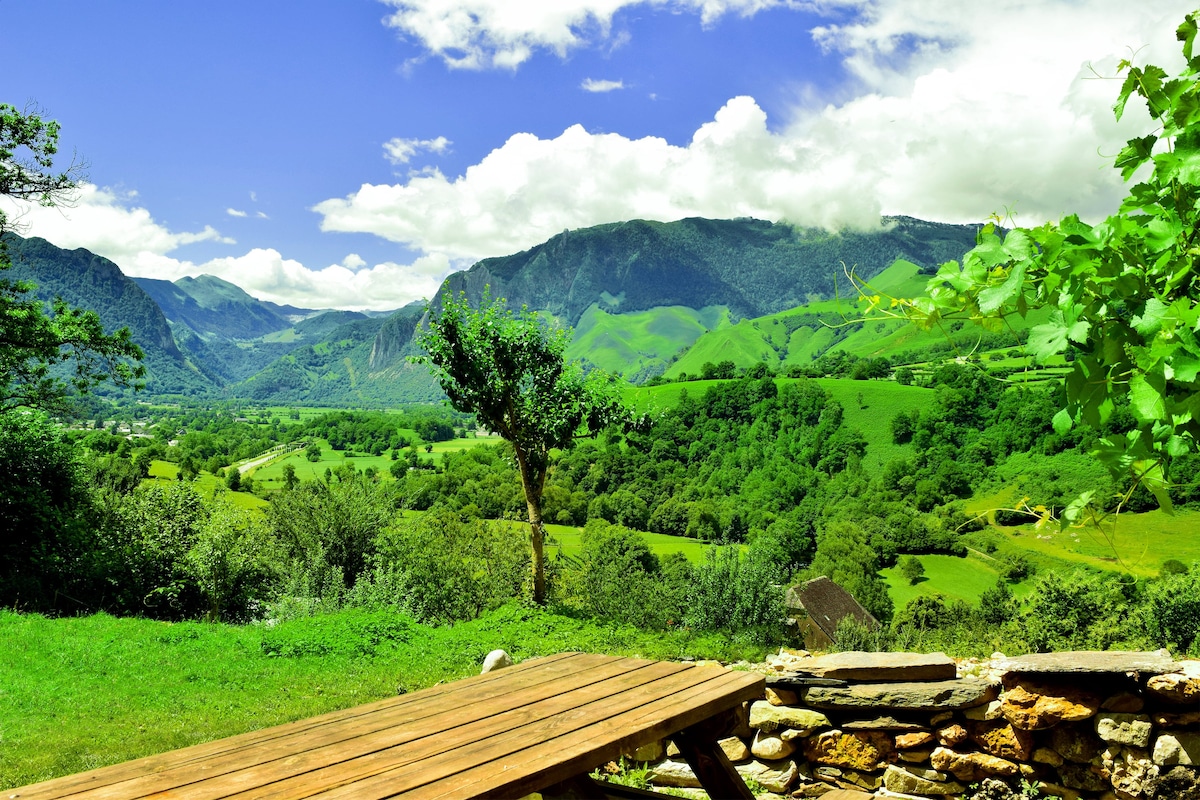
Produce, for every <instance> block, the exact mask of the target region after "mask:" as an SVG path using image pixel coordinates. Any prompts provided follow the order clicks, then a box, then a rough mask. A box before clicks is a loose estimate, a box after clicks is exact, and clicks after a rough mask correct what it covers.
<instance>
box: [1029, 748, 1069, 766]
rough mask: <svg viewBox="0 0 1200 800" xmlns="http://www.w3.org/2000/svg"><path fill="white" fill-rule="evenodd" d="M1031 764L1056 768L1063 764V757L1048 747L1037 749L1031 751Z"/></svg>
mask: <svg viewBox="0 0 1200 800" xmlns="http://www.w3.org/2000/svg"><path fill="white" fill-rule="evenodd" d="M1033 763H1035V764H1049V765H1050V766H1052V767H1057V766H1059V765H1061V764H1062V763H1063V757H1062V756H1060V755H1059V754H1058V753H1057V752H1056V751H1054V750H1051V749H1050V748H1049V747H1039V748H1038V749H1037V750H1034V751H1033Z"/></svg>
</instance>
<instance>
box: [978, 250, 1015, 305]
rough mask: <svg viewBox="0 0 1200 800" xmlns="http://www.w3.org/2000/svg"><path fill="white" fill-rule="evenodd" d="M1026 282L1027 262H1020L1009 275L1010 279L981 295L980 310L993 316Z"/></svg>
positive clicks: (985, 290)
mask: <svg viewBox="0 0 1200 800" xmlns="http://www.w3.org/2000/svg"><path fill="white" fill-rule="evenodd" d="M1024 282H1025V262H1023V261H1022V262H1018V263H1017V264H1015V265H1014V266H1013V268H1012V270H1011V271H1010V272H1009V273H1008V278H1007V279H1006V280H1005V281H1004V283H1002V284H1000V285H999V286H990V287H988V288H987V289H984V290H983V291H981V292H980V293H979V310H980V311H982V312H983V313H984V314H991V313H992V312H994V311H995V310H996V309H998V308H1000V307H1001V306H1002V305H1004V304H1005V303H1007V302H1008V301H1009V300H1011V299H1012V298H1013V296H1014V295H1016V293H1017V292H1018V291H1019V290H1020V288H1021V284H1023V283H1024Z"/></svg>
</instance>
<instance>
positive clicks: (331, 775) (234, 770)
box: [3, 653, 763, 800]
mask: <svg viewBox="0 0 1200 800" xmlns="http://www.w3.org/2000/svg"><path fill="white" fill-rule="evenodd" d="M762 691H763V678H762V676H760V675H755V674H753V673H747V672H733V671H729V670H725V669H721V668H717V667H693V666H690V665H687V664H678V663H670V662H659V661H647V660H645V659H638V658H622V657H617V656H601V655H590V654H584V653H561V654H559V655H555V656H547V657H545V658H538V659H533V660H530V661H526V662H523V663H521V664H517V665H516V666H512V667H508V668H505V669H502V670H498V671H495V672H490V673H487V674H484V675H478V676H475V677H471V678H466V679H464V680H460V681H455V682H453V683H448V684H442V685H438V686H433V687H430V688H428V689H425V690H422V691H420V692H414V693H412V694H406V695H401V696H399V697H393V698H388V699H386V700H380V701H377V702H374V703H368V704H366V705H362V706H357V707H355V708H350V709H346V710H344V711H335V712H332V713H329V714H324V715H322V716H318V717H312V718H310V719H305V720H300V721H298V722H292V723H289V724H286V725H279V726H276V727H273V728H266V729H264V730H260V731H254V732H251V733H246V734H242V735H240V736H233V737H230V738H227V739H220V740H217V741H214V742H208V743H206V744H200V745H195V746H192V747H187V748H184V749H182V750H175V751H172V752H169V753H163V754H161V755H156V756H149V757H147V758H141V759H138V760H136V761H128V762H125V763H123V764H115V765H113V766H109V767H102V768H100V769H96V770H91V771H89V772H81V773H78V774H76V775H68V776H65V777H62V778H56V779H54V780H50V781H46V782H44V783H38V784H34V785H32V786H27V787H23V788H20V789H12V790H8V791H6V792H4V793H3V797H4V799H5V800H9V799H11V800H50V798H68V797H69V798H72V800H102V799H103V800H130V799H131V798H145V797H155V798H186V800H216V798H234V797H236V798H256V800H257V799H259V798H277V799H278V800H284V799H285V798H305V797H316V796H320V797H322V798H328V799H329V800H333V798H356V800H371V798H385V797H396V796H402V797H404V798H413V799H414V800H415V799H416V798H475V797H489V798H499V797H521V796H523V795H526V794H528V793H530V792H534V791H538V790H540V789H543V788H546V787H549V786H554V785H556V784H558V783H560V782H563V781H567V780H569V779H571V778H573V777H575V776H579V775H582V774H585V773H587V772H589V771H591V770H592V769H595V768H596V767H598V766H600V765H602V764H604V763H606V762H608V761H612V760H615V759H617V758H618V757H619V756H620V755H621V754H622V753H625V752H632V751H633V750H634V749H635V748H637V747H639V746H641V745H643V744H648V743H650V742H653V741H656V740H658V739H661V738H663V737H665V736H669V735H671V734H675V733H679V732H681V731H684V729H695V726H703V723H704V722H705V721H706V720H710V719H712V718H714V717H716V716H718V715H720V714H722V713H723V712H727V711H729V710H730V709H732V708H734V707H735V706H737V705H738V704H740V703H741V702H743V701H745V700H751V699H754V698H757V697H760V696H761V695H762ZM685 733H686V732H685ZM685 738H686V737H685ZM719 757H720V756H719V755H718V756H717V758H719ZM702 779H703V776H702Z"/></svg>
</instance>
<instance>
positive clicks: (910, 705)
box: [804, 678, 1000, 711]
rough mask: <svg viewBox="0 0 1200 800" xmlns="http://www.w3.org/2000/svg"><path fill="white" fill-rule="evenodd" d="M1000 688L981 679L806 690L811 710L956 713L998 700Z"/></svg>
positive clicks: (818, 687) (874, 684) (869, 684)
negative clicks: (851, 709)
mask: <svg viewBox="0 0 1200 800" xmlns="http://www.w3.org/2000/svg"><path fill="white" fill-rule="evenodd" d="M999 694H1000V687H999V686H998V685H997V684H995V683H992V682H990V681H985V680H980V679H979V678H959V679H956V680H952V681H927V682H916V681H910V682H906V683H860V684H855V685H852V686H842V687H825V686H814V687H810V688H808V689H806V690H805V691H804V703H805V704H806V705H808V706H811V707H812V708H821V709H839V708H854V709H861V708H873V709H877V710H884V709H891V710H897V711H957V710H959V709H963V708H971V707H973V706H981V705H984V704H986V703H990V702H991V701H992V700H995V699H996V697H997V696H999Z"/></svg>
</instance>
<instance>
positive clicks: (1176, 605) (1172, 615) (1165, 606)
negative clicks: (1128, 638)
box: [1142, 565, 1200, 653]
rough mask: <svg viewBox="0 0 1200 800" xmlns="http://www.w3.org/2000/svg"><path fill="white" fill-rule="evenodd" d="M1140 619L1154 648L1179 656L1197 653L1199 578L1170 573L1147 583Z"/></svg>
mask: <svg viewBox="0 0 1200 800" xmlns="http://www.w3.org/2000/svg"><path fill="white" fill-rule="evenodd" d="M1164 566H1165V565H1164ZM1142 618H1143V620H1144V622H1145V625H1146V630H1147V631H1149V632H1150V635H1151V636H1153V637H1154V641H1155V643H1156V644H1159V645H1165V646H1170V647H1174V648H1176V649H1177V650H1178V652H1181V653H1182V652H1188V651H1191V650H1195V649H1197V647H1196V646H1197V644H1200V642H1198V639H1200V574H1197V572H1196V571H1195V570H1193V571H1192V572H1183V573H1173V574H1169V575H1167V576H1165V577H1163V578H1160V579H1159V580H1156V581H1153V582H1152V583H1150V585H1149V586H1147V587H1146V596H1145V599H1144V601H1143V604H1142Z"/></svg>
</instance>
